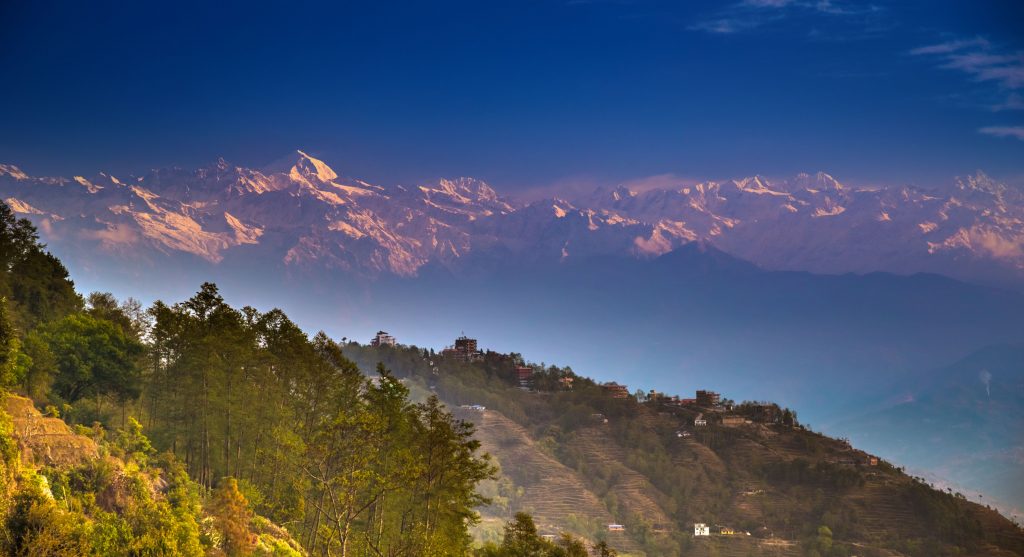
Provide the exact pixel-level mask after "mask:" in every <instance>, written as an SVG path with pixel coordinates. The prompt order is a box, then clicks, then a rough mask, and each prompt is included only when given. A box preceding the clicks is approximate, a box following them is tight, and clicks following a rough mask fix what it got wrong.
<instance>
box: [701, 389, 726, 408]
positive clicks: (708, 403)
mask: <svg viewBox="0 0 1024 557" xmlns="http://www.w3.org/2000/svg"><path fill="white" fill-rule="evenodd" d="M721 402H722V395H720V394H718V393H716V392H714V391H697V406H703V407H704V408H713V407H715V406H718V405H719V404H720V403H721Z"/></svg>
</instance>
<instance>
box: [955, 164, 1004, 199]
mask: <svg viewBox="0 0 1024 557" xmlns="http://www.w3.org/2000/svg"><path fill="white" fill-rule="evenodd" d="M954 185H955V187H956V189H958V190H960V191H962V192H982V193H987V194H990V195H993V196H996V197H1001V196H1003V195H1004V194H1006V192H1007V187H1006V185H1005V184H1001V183H999V182H997V181H995V180H993V179H992V178H991V177H989V176H988V175H987V174H985V173H984V172H982V171H981V170H978V171H976V172H975V173H974V174H973V175H968V176H957V178H956V180H955V181H954Z"/></svg>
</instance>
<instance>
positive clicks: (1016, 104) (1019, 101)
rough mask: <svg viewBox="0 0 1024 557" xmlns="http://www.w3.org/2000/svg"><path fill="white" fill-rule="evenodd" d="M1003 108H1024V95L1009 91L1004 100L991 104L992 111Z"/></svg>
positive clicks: (999, 110)
mask: <svg viewBox="0 0 1024 557" xmlns="http://www.w3.org/2000/svg"><path fill="white" fill-rule="evenodd" d="M1003 110H1024V97H1022V96H1021V95H1020V94H1018V93H1010V94H1009V95H1008V96H1007V97H1006V100H1005V101H1004V102H1001V103H997V104H994V105H992V111H993V112H1001V111H1003Z"/></svg>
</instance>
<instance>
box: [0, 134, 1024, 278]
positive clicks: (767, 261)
mask: <svg viewBox="0 0 1024 557" xmlns="http://www.w3.org/2000/svg"><path fill="white" fill-rule="evenodd" d="M0 197H2V198H3V199H5V200H6V201H7V202H8V203H9V204H10V205H11V206H12V207H13V208H14V209H15V210H16V211H17V212H19V213H20V214H22V215H24V216H27V217H28V218H30V219H32V220H34V222H36V224H37V226H38V227H39V228H40V230H41V231H42V233H43V237H44V239H46V240H47V241H48V242H49V243H50V244H51V246H52V247H53V249H55V250H57V251H58V252H59V253H61V254H74V253H88V254H96V255H114V256H115V257H117V258H122V259H124V258H127V259H129V260H132V259H134V262H136V263H137V262H138V261H140V260H141V261H150V262H151V263H150V264H156V263H158V262H160V261H166V260H168V259H170V260H174V259H175V258H176V257H180V256H186V257H187V256H192V257H196V258H198V259H199V260H201V261H204V262H206V263H207V264H210V265H217V264H219V263H221V262H222V261H223V260H224V259H225V258H226V257H228V256H229V255H230V254H232V253H235V252H239V253H246V252H247V250H246V249H243V248H244V247H245V246H255V247H256V248H258V249H257V251H258V252H259V254H260V255H261V256H262V257H265V258H267V257H269V258H270V259H271V260H273V261H277V262H278V263H279V264H281V265H283V266H284V267H288V268H294V269H303V268H323V269H331V270H335V271H340V272H344V273H345V274H347V275H349V276H352V277H356V278H359V279H363V280H376V279H377V278H379V277H381V276H385V275H396V276H406V277H409V276H416V275H417V274H418V273H419V271H420V269H422V268H423V267H424V266H426V265H428V264H430V263H437V264H441V265H444V266H448V267H451V268H452V269H454V270H456V271H457V272H459V271H463V270H465V268H466V265H464V264H463V262H464V261H466V260H467V259H466V256H467V255H468V254H471V253H486V252H503V253H505V255H503V256H502V257H512V258H513V259H514V260H523V261H527V260H530V259H543V260H549V261H564V260H567V259H573V258H579V257H586V256H590V255H608V254H614V255H626V256H630V257H635V258H651V257H656V256H659V255H662V254H665V253H668V252H670V251H672V250H674V249H676V248H678V247H680V246H682V245H685V244H687V243H690V242H693V241H697V240H700V241H704V242H708V243H711V244H712V245H714V246H716V247H717V248H718V249H721V250H723V251H725V252H727V253H729V254H731V255H734V256H736V257H739V258H741V259H746V260H749V261H751V262H753V263H755V264H757V265H759V266H761V267H764V268H766V269H771V270H803V271H811V272H816V273H827V274H841V273H845V272H857V273H867V272H873V271H889V272H894V273H901V274H910V273H914V272H934V273H939V274H945V275H949V276H952V277H955V278H959V279H962V280H968V281H973V282H980V283H985V284H990V285H1000V286H1006V287H1010V288H1014V289H1020V288H1024V194H1022V193H1021V192H1019V191H1017V190H1015V189H1013V188H1008V187H1007V186H1006V185H1005V184H1001V183H999V182H996V181H995V180H992V179H991V178H989V177H988V176H986V175H985V174H984V173H982V172H980V171H979V172H978V173H976V174H975V175H971V176H966V177H962V178H958V179H957V180H956V181H955V183H954V184H953V185H952V186H951V187H948V188H946V189H945V190H943V191H938V190H925V189H921V188H915V187H911V186H894V187H890V186H879V187H850V186H847V185H844V184H842V183H841V182H839V181H838V180H837V179H836V178H834V177H833V176H831V175H829V174H827V173H825V172H818V173H815V174H807V173H801V174H798V175H796V176H794V177H792V178H788V179H783V180H773V179H769V178H765V177H763V176H759V175H755V176H751V177H747V178H740V179H734V180H725V181H707V182H701V183H698V184H694V185H688V186H682V187H676V188H658V189H646V190H644V191H636V190H631V189H629V188H628V187H626V186H622V185H620V186H616V187H613V188H599V189H597V190H595V191H593V192H592V193H590V194H587V195H582V196H574V197H571V198H569V199H559V198H558V197H552V198H548V199H541V200H535V201H532V202H529V203H527V202H521V201H516V200H514V199H511V198H506V197H503V196H501V195H500V194H499V193H498V192H497V191H495V190H494V189H493V188H492V187H491V186H490V185H489V184H487V183H486V182H483V181H480V180H477V179H474V178H468V177H463V178H457V179H439V180H435V181H432V182H424V183H418V184H415V185H412V186H406V185H394V186H380V185H375V184H371V183H369V182H366V181H363V180H359V179H355V178H349V177H345V176H343V175H342V174H339V173H338V172H337V171H335V170H334V169H333V168H331V167H330V166H329V165H328V164H326V163H325V162H323V161H321V160H319V159H317V158H315V157H312V156H310V155H308V154H307V153H306V152H304V151H296V152H295V153H293V154H292V155H289V156H287V157H285V158H283V159H280V160H278V161H275V162H273V163H271V164H269V165H267V166H265V167H263V168H261V169H251V168H244V167H241V166H235V165H232V164H231V163H229V162H227V161H225V160H224V159H218V160H217V161H216V162H215V163H213V164H211V165H208V166H205V167H201V168H198V169H193V170H186V169H182V168H178V167H171V168H163V169H156V170H152V171H150V172H148V173H146V174H144V175H141V176H133V177H130V178H126V179H123V180H122V179H118V178H116V177H113V176H110V175H108V174H104V173H100V174H98V175H96V176H94V177H92V178H88V179H87V178H84V177H82V176H76V177H74V178H73V179H66V178H49V177H32V176H30V175H29V174H27V173H25V172H24V171H22V170H21V169H20V168H18V167H17V166H14V165H7V164H5V165H0ZM129 252H131V253H133V254H134V255H131V256H129V255H128V253H129ZM66 258H67V259H73V257H66Z"/></svg>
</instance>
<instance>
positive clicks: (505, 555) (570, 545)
mask: <svg viewBox="0 0 1024 557" xmlns="http://www.w3.org/2000/svg"><path fill="white" fill-rule="evenodd" d="M594 552H595V554H597V555H605V556H608V557H614V556H615V555H617V553H616V552H615V551H614V550H613V549H611V548H610V547H608V544H606V543H605V542H600V543H599V544H598V545H596V546H594ZM473 554H474V555H476V556H477V557H587V556H588V555H589V554H588V553H587V547H586V546H585V545H584V544H583V542H582V541H581V540H579V539H577V538H575V537H573V536H572V535H570V534H566V533H563V534H562V535H561V536H559V538H558V539H557V541H549V540H546V539H544V538H542V537H541V536H540V535H539V534H538V533H537V525H536V524H535V523H534V522H533V517H532V516H530V515H529V514H527V513H522V512H520V513H516V514H515V516H514V517H513V518H512V520H510V521H509V522H508V523H506V524H505V531H504V537H503V539H502V542H501V545H495V544H493V543H488V544H484V546H483V547H481V548H479V549H477V550H475V551H474V553H473Z"/></svg>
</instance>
